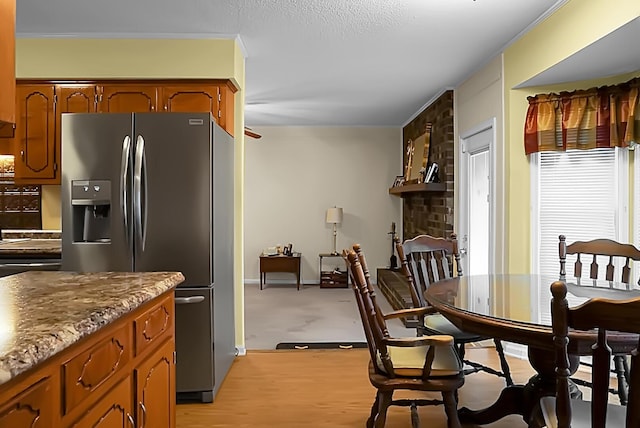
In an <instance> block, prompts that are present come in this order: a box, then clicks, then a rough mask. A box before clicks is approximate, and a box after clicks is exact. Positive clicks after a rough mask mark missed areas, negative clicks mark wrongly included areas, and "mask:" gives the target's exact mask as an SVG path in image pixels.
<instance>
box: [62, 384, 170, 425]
mask: <svg viewBox="0 0 640 428" xmlns="http://www.w3.org/2000/svg"><path fill="white" fill-rule="evenodd" d="M132 404H133V386H132V385H131V377H127V378H126V379H124V380H123V381H122V382H120V383H118V384H117V385H116V386H114V387H113V389H111V390H110V391H109V392H107V393H106V394H105V395H104V396H103V397H102V398H101V399H100V401H98V402H97V403H96V404H94V405H92V406H91V408H90V410H89V411H88V412H87V413H85V414H84V415H83V416H82V418H81V419H80V420H79V421H77V422H76V423H75V424H73V425H72V427H73V428H134V427H135V425H134V420H133V415H132V413H131V407H132ZM158 426H161V425H158Z"/></svg>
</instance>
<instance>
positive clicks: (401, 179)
mask: <svg viewBox="0 0 640 428" xmlns="http://www.w3.org/2000/svg"><path fill="white" fill-rule="evenodd" d="M403 184H404V175H397V176H396V179H395V180H393V187H398V186H402V185H403Z"/></svg>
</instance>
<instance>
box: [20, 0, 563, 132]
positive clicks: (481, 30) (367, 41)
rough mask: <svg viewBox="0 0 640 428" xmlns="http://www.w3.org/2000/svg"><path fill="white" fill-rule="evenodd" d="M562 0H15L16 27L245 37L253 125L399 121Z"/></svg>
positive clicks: (248, 115)
mask: <svg viewBox="0 0 640 428" xmlns="http://www.w3.org/2000/svg"><path fill="white" fill-rule="evenodd" d="M564 1H565V0H517V1H516V0H477V1H476V0H226V1H224V0H108V1H105V0H101V1H98V0H17V18H16V32H17V34H18V37H33V36H54V37H56V36H58V37H158V38H162V37H184V38H187V37H189V38H193V37H195V38H201V37H224V38H228V37H235V36H239V39H240V41H241V42H242V44H243V47H244V50H245V54H246V56H247V58H246V94H245V96H246V98H245V101H246V110H245V122H246V124H247V125H248V126H258V125H282V126H293V125H309V126H401V125H403V124H405V123H406V122H407V121H408V120H409V119H410V118H411V117H412V116H413V115H414V114H415V113H417V112H418V111H420V109H421V108H422V107H423V106H424V105H425V104H426V103H427V102H429V101H430V100H432V99H433V98H434V97H435V96H437V95H438V94H439V93H441V92H442V91H443V90H444V89H447V88H452V87H454V86H456V85H457V84H459V83H461V82H462V81H464V79H466V78H467V77H468V76H469V75H471V74H472V73H473V72H474V71H476V70H478V69H479V68H480V67H481V66H482V65H484V63H485V62H486V61H488V60H489V59H490V58H492V57H493V56H494V55H495V54H497V53H498V52H500V51H501V50H502V49H503V48H504V47H505V46H506V45H507V44H508V43H509V42H510V41H512V40H513V39H514V38H516V37H517V36H519V35H520V34H522V33H523V32H524V31H526V29H528V28H529V27H530V26H531V25H532V24H533V23H534V22H536V21H537V20H538V19H539V18H540V17H542V16H545V15H546V14H547V13H548V12H549V11H551V10H554V9H555V8H556V7H558V5H560V4H562V3H564ZM203 54H206V53H203Z"/></svg>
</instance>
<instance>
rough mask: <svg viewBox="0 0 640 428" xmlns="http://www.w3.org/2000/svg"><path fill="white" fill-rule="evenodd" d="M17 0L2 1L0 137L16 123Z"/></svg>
mask: <svg viewBox="0 0 640 428" xmlns="http://www.w3.org/2000/svg"><path fill="white" fill-rule="evenodd" d="M15 28H16V0H0V136H3V137H11V136H13V124H15V122H16V66H15V64H16V42H15V36H16V31H15Z"/></svg>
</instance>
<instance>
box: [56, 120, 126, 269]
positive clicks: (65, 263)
mask: <svg viewBox="0 0 640 428" xmlns="http://www.w3.org/2000/svg"><path fill="white" fill-rule="evenodd" d="M131 119H132V115H131V114H127V113H123V114H100V113H66V114H63V115H62V131H61V132H62V186H61V202H62V231H63V232H62V269H63V270H77V271H84V272H97V271H131V270H132V269H133V257H132V254H133V245H132V243H133V240H132V238H131V233H132V224H131V222H130V221H128V219H130V218H131V206H130V205H129V204H128V203H127V197H128V194H129V193H128V187H129V186H130V183H131V177H130V174H129V171H130V169H129V168H127V162H128V159H129V158H128V156H127V153H126V152H127V143H128V142H129V141H130V139H131V134H132V131H133V129H132V121H131ZM72 181H76V183H78V182H88V183H101V184H102V185H104V186H103V189H102V190H103V191H106V190H105V189H106V188H107V183H108V186H109V187H110V192H109V195H110V201H109V203H110V205H108V209H101V210H94V212H93V215H101V216H108V223H103V224H101V228H102V229H105V230H108V236H109V239H108V240H103V241H95V242H82V239H81V236H82V230H81V229H82V227H83V224H82V223H81V222H82V221H88V220H91V215H92V214H91V209H89V208H87V209H86V213H85V214H86V215H85V216H84V217H83V216H81V215H80V210H81V209H82V208H81V207H78V206H75V207H74V206H72V204H71V199H72V192H73V188H72ZM123 184H124V187H123V186H122V185H123ZM109 195H104V196H105V197H106V198H107V199H109V198H108V196H109ZM102 202H103V203H107V202H105V201H104V200H103V201H102ZM104 207H107V205H104V206H103V208H104ZM74 212H75V214H74ZM86 230H88V229H87V228H85V234H86Z"/></svg>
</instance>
